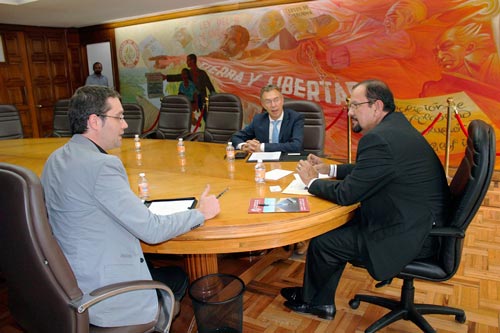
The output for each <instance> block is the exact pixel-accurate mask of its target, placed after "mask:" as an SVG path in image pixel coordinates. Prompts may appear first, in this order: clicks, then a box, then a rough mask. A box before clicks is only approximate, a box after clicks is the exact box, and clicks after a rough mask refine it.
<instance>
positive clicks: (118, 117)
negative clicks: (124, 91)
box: [98, 114, 125, 121]
mask: <svg viewBox="0 0 500 333" xmlns="http://www.w3.org/2000/svg"><path fill="white" fill-rule="evenodd" d="M98 116H99V117H103V118H114V119H118V120H120V121H123V120H125V116H124V115H122V114H121V115H119V116H108V115H107V114H98Z"/></svg>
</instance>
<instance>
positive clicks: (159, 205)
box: [144, 197, 198, 215]
mask: <svg viewBox="0 0 500 333" xmlns="http://www.w3.org/2000/svg"><path fill="white" fill-rule="evenodd" d="M197 203H198V200H196V198H195V197H187V198H174V199H158V200H146V201H144V204H145V205H146V207H148V208H149V210H150V211H151V212H152V213H154V214H157V215H170V214H174V213H178V212H183V211H186V210H189V209H193V208H195V207H196V204H197Z"/></svg>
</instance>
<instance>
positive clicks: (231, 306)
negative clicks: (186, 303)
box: [189, 274, 245, 333]
mask: <svg viewBox="0 0 500 333" xmlns="http://www.w3.org/2000/svg"><path fill="white" fill-rule="evenodd" d="M244 291H245V283H244V282H243V281H242V280H241V279H240V278H239V277H237V276H234V275H229V274H209V275H205V276H202V277H201V278H199V279H197V280H195V281H194V282H193V283H192V284H191V286H190V287H189V296H190V297H191V301H192V302H193V309H194V315H195V318H196V325H197V326H198V333H216V332H217V333H242V332H243V292H244Z"/></svg>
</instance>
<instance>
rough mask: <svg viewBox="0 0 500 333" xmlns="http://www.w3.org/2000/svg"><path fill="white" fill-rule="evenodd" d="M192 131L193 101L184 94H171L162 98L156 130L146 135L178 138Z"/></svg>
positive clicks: (156, 137) (157, 137) (158, 137)
mask: <svg viewBox="0 0 500 333" xmlns="http://www.w3.org/2000/svg"><path fill="white" fill-rule="evenodd" d="M189 133H191V102H189V99H188V98H187V97H186V96H184V95H169V96H165V97H163V98H162V100H161V106H160V115H159V119H158V126H157V128H156V130H154V131H152V132H151V133H148V134H146V135H145V136H146V137H148V138H153V139H177V138H179V137H183V136H186V135H188V134H189Z"/></svg>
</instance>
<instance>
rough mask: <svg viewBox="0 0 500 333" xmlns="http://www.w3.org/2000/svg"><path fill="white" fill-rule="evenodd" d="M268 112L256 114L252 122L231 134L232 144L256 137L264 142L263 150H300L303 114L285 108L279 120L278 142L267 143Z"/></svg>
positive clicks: (294, 151) (235, 144) (302, 137)
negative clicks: (280, 120) (281, 119)
mask: <svg viewBox="0 0 500 333" xmlns="http://www.w3.org/2000/svg"><path fill="white" fill-rule="evenodd" d="M269 124H270V123H269V114H268V113H267V112H263V113H259V114H256V115H255V116H254V117H253V119H252V122H251V123H250V124H249V125H247V126H246V127H245V128H244V129H242V130H241V131H238V132H236V133H234V134H233V136H232V138H231V141H232V143H233V146H235V147H237V146H238V144H240V143H242V142H246V141H247V140H252V139H257V140H259V141H260V142H261V143H265V145H264V149H265V151H282V152H285V153H296V152H301V151H302V147H303V144H304V115H302V114H301V113H299V112H297V111H294V110H291V109H285V110H284V113H283V121H282V122H281V129H280V136H279V141H280V143H269Z"/></svg>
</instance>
